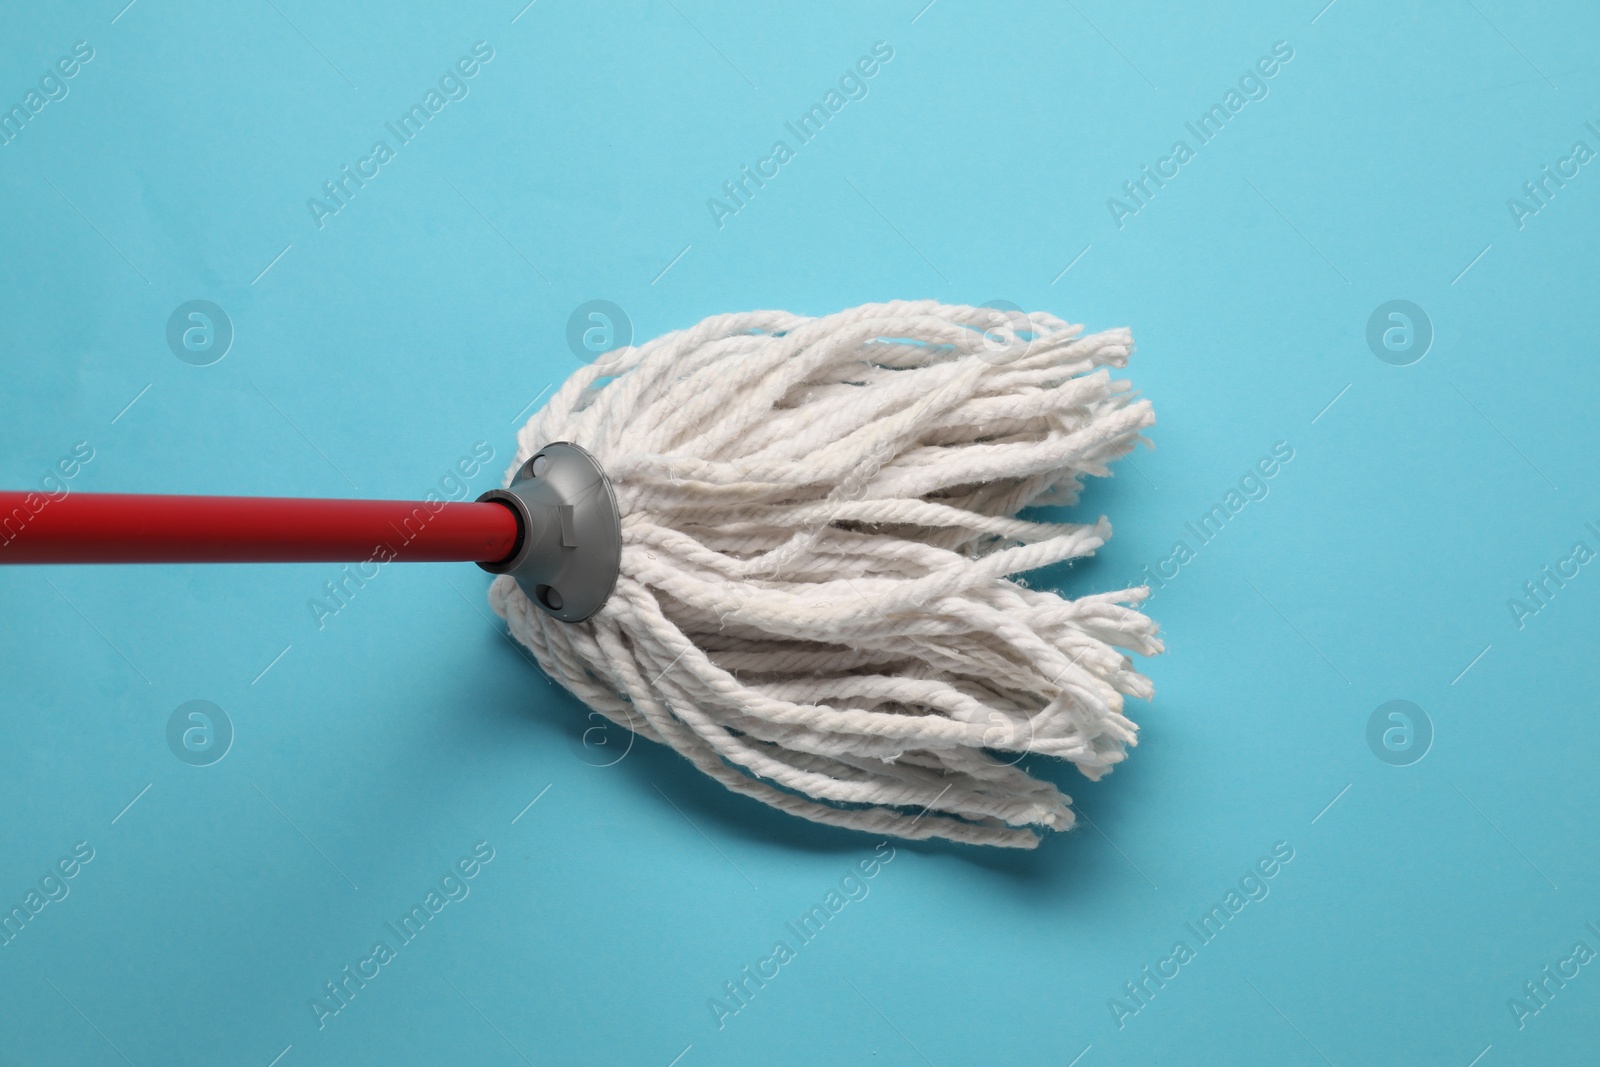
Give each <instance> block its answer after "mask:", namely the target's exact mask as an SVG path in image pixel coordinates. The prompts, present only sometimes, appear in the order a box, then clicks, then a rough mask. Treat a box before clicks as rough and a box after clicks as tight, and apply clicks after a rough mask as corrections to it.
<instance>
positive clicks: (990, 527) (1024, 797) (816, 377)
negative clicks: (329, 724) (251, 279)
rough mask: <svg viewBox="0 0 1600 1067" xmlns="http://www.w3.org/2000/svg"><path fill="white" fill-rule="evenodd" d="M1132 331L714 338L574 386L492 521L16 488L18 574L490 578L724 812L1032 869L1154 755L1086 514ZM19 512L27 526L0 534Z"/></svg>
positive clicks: (861, 329) (429, 509)
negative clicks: (217, 572) (740, 805)
mask: <svg viewBox="0 0 1600 1067" xmlns="http://www.w3.org/2000/svg"><path fill="white" fill-rule="evenodd" d="M1132 347H1133V344H1132V338H1131V336H1130V335H1129V333H1128V331H1126V330H1110V331H1106V332H1103V333H1097V334H1092V335H1088V336H1085V335H1084V333H1083V328H1082V327H1081V326H1074V325H1070V324H1068V323H1067V322H1065V321H1063V320H1061V319H1058V318H1056V317H1055V316H1053V315H1049V314H1045V313H1040V312H1034V313H1026V314H1025V313H1021V312H1005V311H996V310H995V309H993V308H988V307H965V306H951V305H943V304H938V303H935V302H932V301H916V302H910V301H896V302H892V303H887V304H876V305H866V306H863V307H858V308H854V309H851V310H848V311H844V312H840V313H838V314H834V315H828V316H824V317H821V318H807V317H804V316H799V315H791V314H787V313H784V312H775V311H762V312H751V313H745V314H733V315H719V316H714V317H712V318H708V319H706V320H704V321H703V322H701V323H699V324H698V325H696V326H693V327H691V328H689V329H687V330H681V331H678V332H675V333H670V334H667V335H665V336H662V337H659V338H657V339H655V340H653V341H650V342H648V343H646V344H644V345H641V346H638V347H629V348H624V349H620V350H617V351H614V352H611V353H608V354H607V355H605V356H603V357H601V358H599V359H597V360H596V361H595V362H594V363H592V364H590V365H587V366H585V367H583V368H582V369H580V370H579V371H577V372H576V373H574V374H573V375H572V376H571V377H570V378H569V379H568V380H567V381H566V383H565V384H564V385H563V386H562V387H561V389H560V390H559V391H558V392H557V393H556V394H555V395H554V396H553V397H552V398H551V399H550V401H549V402H548V403H547V404H546V405H545V406H544V407H543V408H542V409H541V410H540V411H538V412H537V413H536V414H535V415H534V416H533V417H532V418H531V419H530V420H529V422H528V423H527V425H526V426H524V427H523V429H522V430H521V432H520V433H519V435H518V444H519V447H518V450H517V455H516V460H515V462H514V463H513V464H512V466H511V468H510V470H509V471H508V476H507V479H506V485H505V487H504V488H502V489H496V490H491V491H490V492H488V493H485V494H484V495H483V496H482V497H480V498H479V499H478V500H477V501H475V502H471V503H456V502H445V501H437V500H432V501H428V502H426V503H424V504H415V503H412V502H405V501H335V500H290V499H274V498H242V497H140V496H126V495H118V494H85V493H75V494H73V495H71V496H69V497H66V498H64V499H61V500H59V501H50V500H48V499H43V498H40V497H39V496H38V494H22V493H9V494H8V493H0V527H3V528H4V529H6V530H7V531H14V532H12V533H10V534H9V536H10V540H9V541H7V542H6V543H5V544H4V546H3V547H0V562H13V563H49V562H151V561H163V562H170V561H197V562H204V561H214V562H228V561H232V562H241V561H260V562H272V561H288V560H320V561H353V560H358V559H359V560H365V559H368V558H369V557H370V556H371V554H372V552H373V545H374V544H375V543H380V542H381V543H385V544H387V543H390V542H393V541H394V540H395V539H396V538H395V536H394V535H395V534H396V533H402V534H403V535H404V543H403V547H402V548H400V549H399V550H397V551H395V550H392V551H393V552H394V558H397V559H400V560H407V561H437V560H463V561H465V560H471V561H476V562H477V563H478V564H479V565H480V566H481V567H483V568H484V569H485V570H487V571H490V572H491V573H494V574H496V575H497V577H496V578H495V579H494V581H493V582H492V584H491V585H490V589H489V601H490V604H491V605H492V606H493V608H494V610H495V612H496V613H497V614H498V615H500V616H501V617H502V618H504V619H505V621H506V623H507V625H508V627H509V629H510V632H511V634H512V636H513V637H515V638H516V640H517V641H518V642H520V643H521V644H522V645H524V646H525V647H526V648H527V649H528V650H529V652H530V653H532V655H533V657H534V659H535V660H536V661H537V663H538V664H539V666H540V667H541V668H542V669H543V670H544V671H545V673H547V674H548V675H549V676H550V677H551V678H553V679H555V680H556V681H558V682H559V683H560V684H561V685H563V686H564V687H566V688H567V689H568V690H570V691H571V692H572V693H573V694H575V695H576V696H577V697H578V698H579V699H580V700H582V701H583V702H584V703H585V704H587V705H588V706H589V707H590V708H592V709H594V710H596V711H598V712H599V713H600V714H602V715H604V716H605V717H606V718H607V719H609V720H611V721H612V722H614V723H616V724H618V725H620V726H622V727H625V728H627V729H629V730H631V731H633V732H635V733H637V734H638V735H640V736H643V737H646V738H649V739H650V740H652V741H656V742H659V743H661V744H665V745H668V746H670V747H671V748H673V749H674V750H676V751H677V752H678V753H680V754H681V755H683V756H684V757H685V758H687V759H688V760H689V761H690V762H692V763H693V764H694V765H695V766H696V767H698V768H699V769H700V770H701V771H703V772H705V773H706V774H708V775H710V776H711V777H713V778H715V779H716V780H718V781H719V782H721V783H722V784H723V785H725V786H726V787H727V788H729V789H730V790H732V791H734V792H736V793H740V794H742V795H744V796H748V797H753V798H755V799H757V800H759V801H762V802H763V803H766V804H769V805H771V806H773V807H775V808H778V809H780V810H782V811H785V812H789V813H791V814H793V815H798V816H801V817H804V818H807V819H811V820H814V821H816V822H820V823H825V824H828V825H833V826H843V827H849V828H852V829H856V830H862V831H868V832H871V833H874V834H880V835H891V836H896V837H900V838H907V839H925V838H945V839H949V840H954V841H959V842H965V843H970V844H977V845H998V846H1007V847H1017V848H1032V847H1034V846H1035V845H1037V844H1038V842H1039V840H1040V837H1041V834H1042V833H1043V832H1045V831H1049V830H1065V829H1068V828H1070V827H1071V826H1072V825H1073V824H1074V816H1073V813H1072V811H1071V808H1070V803H1071V800H1070V798H1069V797H1067V796H1066V795H1064V794H1063V793H1062V792H1061V791H1060V790H1059V789H1058V788H1057V787H1056V786H1055V784H1053V783H1052V782H1050V781H1048V780H1045V779H1043V778H1040V777H1035V776H1034V775H1032V774H1030V773H1029V772H1028V770H1027V769H1026V768H1025V767H1024V766H1022V765H1021V762H1022V760H1023V758H1024V757H1025V756H1028V755H1030V754H1036V755H1039V756H1051V757H1056V758H1058V759H1060V760H1064V761H1067V762H1069V763H1071V764H1072V765H1074V766H1075V767H1076V768H1077V769H1078V770H1079V771H1080V772H1082V773H1083V774H1084V775H1085V776H1086V777H1088V778H1090V779H1091V780H1095V779H1098V778H1100V777H1101V775H1103V774H1104V773H1105V772H1106V771H1108V770H1109V769H1110V768H1111V767H1112V766H1114V765H1115V764H1116V763H1118V762H1120V761H1121V760H1122V759H1123V758H1124V757H1125V755H1126V749H1127V747H1128V746H1130V745H1132V744H1134V743H1136V739H1137V737H1136V730H1137V727H1136V726H1135V724H1134V723H1133V721H1132V720H1131V719H1130V718H1128V716H1127V715H1126V713H1125V707H1124V698H1126V697H1130V696H1131V697H1139V698H1148V697H1149V696H1150V695H1151V692H1152V689H1151V685H1150V682H1149V680H1148V679H1147V678H1145V677H1144V676H1143V675H1142V674H1140V673H1139V672H1138V671H1137V670H1135V668H1134V666H1133V663H1132V661H1131V659H1130V658H1129V656H1128V653H1137V654H1139V655H1146V656H1148V655H1154V654H1156V653H1159V652H1160V651H1161V650H1162V645H1161V641H1160V640H1159V638H1158V637H1157V627H1156V624H1155V623H1154V622H1152V621H1151V620H1150V619H1148V618H1147V617H1145V616H1144V615H1143V614H1141V613H1140V612H1139V611H1138V610H1137V607H1138V605H1139V603H1140V602H1141V601H1142V600H1143V599H1144V597H1145V595H1146V592H1147V590H1145V589H1144V588H1142V587H1136V588H1130V589H1123V590H1118V591H1114V592H1105V593H1098V594H1093V595H1087V596H1082V597H1079V598H1077V599H1067V598H1064V597H1062V596H1059V595H1057V594H1055V593H1053V592H1049V591H1045V590H1038V589H1031V588H1029V587H1028V586H1027V584H1026V583H1025V582H1024V581H1023V580H1021V579H1020V578H1018V577H1017V576H1018V575H1021V574H1022V573H1024V572H1026V571H1030V570H1034V569H1036V568H1040V567H1045V566H1049V565H1051V564H1056V563H1061V562H1063V561H1067V560H1073V559H1078V558H1081V557H1084V556H1088V555H1091V554H1093V552H1094V551H1095V550H1096V549H1097V548H1099V547H1100V546H1101V545H1102V544H1104V543H1105V541H1106V539H1107V538H1108V537H1110V535H1111V528H1110V525H1109V523H1108V522H1107V521H1106V520H1105V519H1104V518H1103V517H1102V518H1101V519H1099V520H1098V521H1097V522H1095V523H1093V524H1074V523H1060V522H1046V521H1039V520H1038V519H1031V518H1030V519H1024V518H1020V517H1018V515H1019V512H1021V511H1022V510H1023V509H1024V508H1027V507H1030V506H1035V505H1065V504H1072V503H1075V502H1076V500H1077V497H1078V493H1079V491H1080V490H1081V488H1082V479H1083V478H1084V477H1085V476H1087V475H1095V476H1101V477H1104V476H1108V475H1109V474H1110V470H1109V468H1108V464H1109V463H1110V462H1111V461H1112V460H1114V459H1116V458H1117V457H1118V456H1121V455H1123V454H1125V453H1126V452H1128V451H1129V450H1130V449H1132V448H1133V446H1134V445H1135V443H1136V442H1138V441H1139V440H1140V439H1141V438H1140V433H1141V431H1142V430H1143V429H1144V428H1146V427H1148V426H1149V425H1151V424H1152V423H1153V422H1154V415H1153V413H1152V411H1151V408H1150V405H1149V402H1148V401H1145V400H1142V399H1140V398H1138V397H1137V396H1136V395H1135V394H1134V393H1133V392H1131V390H1130V387H1129V383H1127V382H1126V381H1121V380H1118V379H1116V378H1114V377H1113V376H1112V370H1113V369H1119V368H1122V367H1124V366H1126V364H1127V360H1128V357H1129V354H1130V352H1131V351H1132ZM8 516H9V518H8Z"/></svg>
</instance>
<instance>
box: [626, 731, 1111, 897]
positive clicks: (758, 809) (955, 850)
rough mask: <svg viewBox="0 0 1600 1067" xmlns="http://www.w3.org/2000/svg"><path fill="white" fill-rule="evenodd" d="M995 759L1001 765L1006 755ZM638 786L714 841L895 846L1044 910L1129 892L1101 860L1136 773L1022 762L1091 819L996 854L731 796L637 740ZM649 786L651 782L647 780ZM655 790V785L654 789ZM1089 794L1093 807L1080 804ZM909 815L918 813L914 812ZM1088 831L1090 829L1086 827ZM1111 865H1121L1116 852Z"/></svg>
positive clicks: (849, 851)
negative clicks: (1098, 777) (979, 875)
mask: <svg viewBox="0 0 1600 1067" xmlns="http://www.w3.org/2000/svg"><path fill="white" fill-rule="evenodd" d="M997 755H1001V756H1002V758H1004V757H1003V754H997ZM627 763H632V764H634V766H633V768H632V770H633V772H634V774H635V776H636V777H637V778H638V779H640V781H639V786H640V788H639V790H638V792H639V793H640V795H641V798H642V799H641V802H642V803H651V802H654V803H659V802H660V799H661V796H659V795H657V794H656V792H655V790H656V789H659V790H660V791H661V794H662V795H665V796H666V797H667V798H669V799H670V800H671V801H672V802H673V803H674V804H675V805H677V806H678V808H679V809H680V810H681V811H682V812H683V813H684V815H685V816H686V817H687V818H689V819H690V821H691V822H693V823H694V824H695V826H696V828H697V829H700V830H702V831H703V832H705V833H706V834H709V835H711V836H712V837H713V838H716V837H721V838H724V839H730V840H732V841H736V842H741V843H744V844H748V845H750V846H752V847H759V848H771V847H773V846H774V845H776V846H780V847H782V848H784V849H787V850H791V851H794V852H800V853H805V854H808V855H812V856H817V857H838V858H840V859H841V860H844V861H851V860H854V859H858V858H860V857H861V856H863V855H866V854H868V853H870V852H871V851H872V850H873V849H874V847H875V846H876V845H877V844H878V842H880V841H883V840H888V841H889V842H890V843H891V844H892V845H893V846H894V848H895V849H897V850H901V851H905V852H909V853H913V854H916V855H920V856H924V857H926V858H928V859H930V860H933V861H935V862H941V863H958V864H960V865H962V866H963V867H967V868H970V869H973V870H977V871H981V872H984V873H985V874H987V875H989V876H991V877H992V879H993V882H994V884H995V887H996V889H997V890H999V891H1005V892H1009V893H1011V894H1013V895H1016V896H1018V897H1020V898H1024V899H1030V900H1034V901H1037V902H1039V903H1042V904H1051V905H1055V904H1059V903H1060V902H1061V901H1062V900H1064V899H1071V898H1075V897H1079V896H1083V897H1097V896H1100V895H1101V894H1103V893H1105V892H1114V891H1116V890H1117V889H1118V887H1119V886H1123V885H1125V874H1126V872H1125V871H1124V870H1123V869H1119V868H1117V867H1116V866H1114V864H1113V863H1111V862H1108V861H1107V856H1106V853H1107V851H1109V850H1107V849H1106V846H1105V841H1104V840H1102V836H1101V829H1105V828H1109V829H1110V832H1111V834H1112V835H1113V836H1115V835H1116V830H1115V828H1116V826H1117V825H1118V824H1119V823H1120V822H1121V821H1122V820H1121V818H1120V813H1121V811H1122V809H1123V805H1124V800H1123V795H1124V794H1126V793H1137V792H1140V790H1138V789H1137V788H1119V782H1118V781H1117V779H1118V778H1121V779H1123V782H1122V783H1120V784H1121V785H1123V786H1126V787H1134V786H1136V785H1137V783H1136V782H1135V781H1133V780H1132V779H1133V778H1134V777H1135V775H1133V774H1129V773H1127V771H1126V769H1120V770H1119V771H1118V773H1117V774H1114V775H1110V776H1108V777H1107V778H1105V779H1103V780H1102V781H1100V782H1090V781H1089V780H1088V779H1086V778H1084V777H1083V776H1082V775H1080V774H1079V773H1078V772H1077V770H1076V769H1075V768H1073V767H1072V765H1071V764H1069V763H1065V762H1062V761H1059V760H1056V759H1053V758H1051V757H1045V756H1028V757H1025V758H1024V760H1023V766H1024V769H1025V770H1027V771H1028V773H1030V774H1032V775H1033V776H1034V777H1037V778H1041V779H1044V780H1047V781H1050V782H1052V783H1053V784H1055V785H1056V786H1057V787H1058V788H1060V789H1061V790H1062V791H1063V792H1065V793H1067V794H1068V795H1069V796H1071V797H1072V798H1073V810H1074V812H1075V813H1081V814H1085V815H1087V818H1079V819H1078V822H1077V825H1076V826H1074V827H1073V828H1072V829H1071V830H1068V831H1065V832H1052V833H1046V834H1044V836H1043V838H1042V839H1041V841H1040V843H1039V845H1038V847H1036V848H1034V849H1016V848H995V847H993V846H981V845H968V844H962V843H960V842H955V841H948V840H943V839H929V840H921V841H908V840H905V839H902V838H898V837H886V836H885V835H883V834H877V833H869V832H864V831H860V830H851V829H846V828H843V827H837V826H827V825H824V824H821V823H815V822H811V821H810V820H808V819H803V818H800V817H798V816H794V815H789V814H787V813H785V812H782V811H779V810H778V809H776V808H772V807H769V806H768V805H766V804H763V803H761V802H759V801H757V800H754V799H752V798H750V797H744V796H738V795H736V794H733V793H730V792H729V791H728V790H727V789H726V788H724V787H723V786H722V785H721V784H720V783H718V782H716V781H715V780H713V779H711V778H709V777H707V776H706V775H704V774H702V773H701V772H700V771H699V770H698V769H697V768H695V767H694V766H693V765H692V764H690V763H689V762H688V761H687V760H685V759H683V758H682V757H680V756H678V755H677V753H675V752H673V751H672V750H671V749H669V748H666V747H665V746H662V745H658V744H655V743H653V742H647V741H644V740H642V739H641V740H640V741H639V742H637V743H636V745H635V748H634V752H633V754H632V756H631V757H630V758H629V759H628V760H627V761H625V762H624V765H626V764H627ZM645 779H648V781H645ZM652 787H653V788H652ZM1086 795H1088V796H1090V798H1091V800H1092V805H1093V806H1092V807H1091V808H1089V809H1087V811H1086V809H1085V808H1084V806H1083V805H1082V804H1081V801H1082V800H1083V799H1084V798H1085V796H1086ZM912 814H914V813H912ZM1091 821H1092V824H1093V827H1098V828H1101V829H1096V828H1092V827H1091V826H1090V825H1089V824H1090V823H1091ZM1111 860H1112V861H1114V863H1115V864H1120V863H1122V862H1123V861H1122V860H1121V859H1117V858H1116V855H1115V853H1112V855H1111Z"/></svg>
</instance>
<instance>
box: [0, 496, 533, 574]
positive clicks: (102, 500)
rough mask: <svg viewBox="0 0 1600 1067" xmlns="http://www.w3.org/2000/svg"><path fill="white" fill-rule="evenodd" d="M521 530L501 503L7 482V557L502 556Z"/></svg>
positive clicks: (3, 514)
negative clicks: (58, 489)
mask: <svg viewBox="0 0 1600 1067" xmlns="http://www.w3.org/2000/svg"><path fill="white" fill-rule="evenodd" d="M519 536H520V528H519V520H518V517H517V515H516V513H515V512H514V511H512V509H511V508H509V507H507V506H505V505H503V504H498V503H481V504H480V503H465V502H447V501H438V500H435V501H430V502H416V501H407V500H305V499H300V498H297V497H247V496H138V495H134V494H129V493H73V494H71V495H69V496H65V497H61V498H52V497H50V496H48V495H47V494H44V493H39V492H31V493H14V492H3V491H0V564H6V563H346V562H348V563H355V562H364V561H366V560H370V559H378V560H380V561H386V560H390V559H396V560H406V561H410V562H421V563H433V562H442V561H449V560H458V561H463V562H477V563H498V562H500V561H502V560H505V559H507V558H508V557H509V556H510V555H511V553H512V550H513V549H514V548H515V547H516V545H517V539H518V537H519Z"/></svg>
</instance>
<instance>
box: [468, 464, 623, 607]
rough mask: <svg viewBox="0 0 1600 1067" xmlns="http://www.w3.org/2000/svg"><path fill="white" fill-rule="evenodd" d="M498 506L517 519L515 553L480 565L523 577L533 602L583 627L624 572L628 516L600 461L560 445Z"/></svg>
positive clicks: (495, 493) (501, 494)
mask: <svg viewBox="0 0 1600 1067" xmlns="http://www.w3.org/2000/svg"><path fill="white" fill-rule="evenodd" d="M478 499H479V500H480V501H485V500H493V501H495V502H497V503H500V504H504V505H505V506H506V507H508V508H510V509H511V510H512V511H513V512H514V513H516V516H517V525H518V527H519V528H520V535H519V536H518V538H517V546H516V548H515V549H513V550H512V552H511V555H510V556H509V557H507V558H506V559H503V560H501V561H500V562H499V563H480V564H478V566H480V567H482V568H483V569H484V570H486V571H488V572H489V573H490V574H509V575H511V577H513V578H515V579H516V581H517V585H519V586H521V588H522V591H523V593H525V594H526V595H527V597H528V599H529V600H531V601H533V602H534V603H535V604H538V605H539V607H541V608H543V609H544V611H545V612H546V613H547V614H550V615H554V616H555V617H556V618H558V619H560V620H561V621H563V622H582V621H583V620H584V619H587V618H588V617H589V616H591V615H593V614H594V613H595V612H597V611H599V610H600V608H601V606H602V605H603V604H605V602H606V600H607V599H608V598H609V597H610V596H611V591H612V589H614V588H616V584H617V574H618V572H619V571H620V570H621V569H622V518H621V515H620V513H619V512H618V510H617V497H616V494H615V493H614V492H613V491H612V489H611V480H610V479H609V478H607V477H606V473H605V471H604V470H602V469H601V468H600V464H599V462H598V461H597V460H596V459H595V458H594V457H593V456H591V455H590V454H589V453H588V452H586V451H584V450H583V449H582V448H579V447H578V446H577V445H574V444H571V443H569V442H566V441H556V442H553V443H551V444H548V445H545V446H544V447H543V448H541V449H540V450H539V451H537V452H535V453H534V454H533V455H532V456H531V457H529V459H528V462H526V463H524V464H523V465H522V467H521V468H520V469H519V470H518V471H517V475H516V477H515V478H513V479H512V480H511V484H510V485H509V486H508V487H506V488H505V489H491V490H489V492H487V493H484V494H483V495H482V496H480V497H479V498H478Z"/></svg>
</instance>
